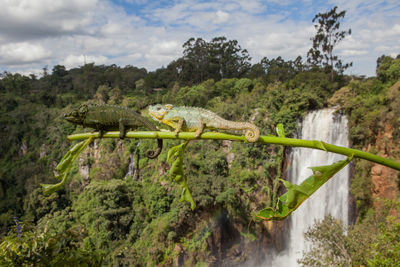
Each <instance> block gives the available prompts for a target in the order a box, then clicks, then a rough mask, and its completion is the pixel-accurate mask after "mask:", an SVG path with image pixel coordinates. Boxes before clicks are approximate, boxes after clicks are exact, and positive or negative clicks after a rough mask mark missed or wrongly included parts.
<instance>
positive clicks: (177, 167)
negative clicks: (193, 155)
mask: <svg viewBox="0 0 400 267" xmlns="http://www.w3.org/2000/svg"><path fill="white" fill-rule="evenodd" d="M188 143H189V141H186V142H184V143H182V144H180V145H177V146H174V147H172V148H171V149H170V150H169V151H168V156H167V162H168V164H169V165H171V170H170V172H169V173H170V179H171V180H174V181H175V182H177V183H179V184H180V186H181V187H182V194H181V198H180V201H181V202H183V201H187V202H189V203H190V207H191V208H192V210H194V209H195V208H196V203H195V202H194V200H193V198H192V194H191V193H190V189H189V187H188V186H187V183H186V177H185V173H184V170H183V159H184V154H185V149H186V146H187V144H188Z"/></svg>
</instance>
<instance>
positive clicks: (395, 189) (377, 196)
mask: <svg viewBox="0 0 400 267" xmlns="http://www.w3.org/2000/svg"><path fill="white" fill-rule="evenodd" d="M375 149H376V150H377V151H378V154H379V155H380V156H382V157H385V158H386V157H387V158H392V159H397V160H399V158H398V155H400V147H399V143H398V141H397V143H395V141H394V140H393V127H392V126H391V125H390V124H388V123H386V124H385V127H384V130H383V131H380V132H379V133H378V135H377V137H376V144H375ZM396 157H397V158H396ZM399 178H400V176H399V172H398V171H397V170H394V169H392V168H389V167H386V166H383V165H380V164H374V165H373V166H372V168H371V180H372V184H373V189H372V198H373V206H374V208H375V209H376V210H377V209H381V208H382V207H383V205H384V202H383V200H385V199H386V200H393V199H396V198H399V197H400V190H399ZM390 212H391V213H393V212H394V210H393V211H390Z"/></svg>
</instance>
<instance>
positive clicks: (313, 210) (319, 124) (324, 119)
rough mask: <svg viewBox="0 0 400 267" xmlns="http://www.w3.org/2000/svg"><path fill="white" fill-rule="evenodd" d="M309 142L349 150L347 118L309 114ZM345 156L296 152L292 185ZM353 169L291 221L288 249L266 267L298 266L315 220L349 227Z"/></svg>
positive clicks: (304, 133) (304, 129)
mask: <svg viewBox="0 0 400 267" xmlns="http://www.w3.org/2000/svg"><path fill="white" fill-rule="evenodd" d="M299 138H301V139H305V140H321V141H325V142H327V143H330V144H334V145H340V146H348V129H347V118H346V117H344V116H341V115H334V109H323V110H318V111H314V112H311V113H309V114H308V115H307V116H306V117H305V118H304V120H303V122H302V124H301V134H300V136H299ZM345 158H346V157H345V156H342V155H338V154H334V153H328V152H324V151H320V150H315V149H309V148H294V149H293V152H292V153H291V155H290V161H291V167H290V168H289V169H288V174H289V175H288V176H289V177H288V179H289V180H290V182H292V183H295V184H300V183H301V182H302V181H303V180H305V179H306V178H307V177H309V176H310V175H312V171H311V170H310V169H309V168H308V167H312V166H321V165H329V164H332V163H334V162H336V161H339V160H342V159H345ZM348 194H349V169H348V167H347V166H346V167H345V168H344V169H342V170H341V171H339V172H338V173H337V174H336V175H335V176H334V177H332V178H331V179H330V180H329V181H328V182H327V183H326V184H325V185H323V186H322V187H321V188H319V189H318V190H317V191H316V192H315V193H314V194H313V195H312V196H311V197H310V198H309V199H308V200H306V201H305V202H304V203H303V204H302V205H301V206H300V207H299V208H298V209H297V210H296V211H294V212H293V213H292V214H291V215H290V217H289V219H288V220H289V231H290V232H289V238H288V240H287V244H286V249H285V250H284V251H282V252H281V253H279V254H278V255H275V256H273V259H272V262H271V261H269V264H267V265H265V266H276V267H281V266H285V267H286V266H298V264H297V259H299V258H301V257H302V254H303V251H304V250H307V248H308V244H307V243H306V241H305V239H304V232H306V231H307V230H308V228H309V227H310V226H312V225H313V224H314V222H315V220H320V219H323V218H324V217H325V216H326V215H328V214H331V215H332V216H333V217H335V218H337V219H340V220H342V221H343V222H344V224H345V225H347V224H348V221H349V220H348V214H349V204H348V202H349V199H348V198H349V196H348Z"/></svg>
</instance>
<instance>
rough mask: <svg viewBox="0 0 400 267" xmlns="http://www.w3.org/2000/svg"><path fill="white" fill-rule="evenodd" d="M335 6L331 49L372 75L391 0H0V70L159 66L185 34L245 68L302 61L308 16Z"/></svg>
mask: <svg viewBox="0 0 400 267" xmlns="http://www.w3.org/2000/svg"><path fill="white" fill-rule="evenodd" d="M335 5H337V6H338V9H339V10H346V11H347V13H346V17H345V19H344V20H343V21H342V24H341V29H343V30H345V29H348V28H351V29H352V35H351V36H350V37H347V38H346V39H345V40H344V41H343V42H342V43H341V44H340V45H339V46H338V47H337V49H336V53H337V54H338V55H339V56H340V57H341V58H342V59H344V61H345V62H348V61H353V67H352V68H351V69H350V70H349V71H347V73H349V74H356V75H367V76H373V75H375V67H376V59H377V57H379V56H381V55H382V54H385V55H391V56H395V55H397V54H400V1H399V0H387V1H380V0H321V1H312V0H264V1H261V0H243V1H242V0H235V1H225V0H213V1H192V0H188V1H184V0H181V1H178V0H171V1H164V0H160V1H148V0H114V1H103V0H0V6H1V8H0V72H3V71H10V72H19V73H23V74H29V73H36V74H38V73H40V72H41V69H42V68H43V67H46V66H47V68H48V69H49V70H51V69H52V68H53V66H54V65H57V64H61V65H64V66H66V67H67V68H68V69H69V68H73V67H78V66H82V65H83V64H84V62H87V63H89V62H95V63H96V64H107V65H109V64H117V65H119V66H126V65H132V66H137V67H145V68H146V69H147V70H154V69H156V68H159V67H162V66H166V65H168V63H169V62H171V61H172V60H174V59H176V58H178V57H180V56H182V44H183V43H184V42H185V41H187V40H188V39H189V38H190V37H196V38H197V37H201V38H203V39H205V40H207V41H209V40H211V38H213V37H216V36H226V37H227V38H228V39H236V40H238V42H239V44H240V45H241V47H242V48H246V49H247V50H248V51H249V54H250V56H251V57H252V58H253V59H252V61H253V63H257V62H259V61H260V59H261V58H263V57H268V58H275V57H277V56H282V57H283V58H284V59H286V60H288V59H294V58H296V57H297V56H298V55H301V56H302V57H303V58H305V57H306V54H307V51H308V49H309V48H310V47H311V45H312V43H311V41H310V38H311V37H312V36H314V33H315V31H314V27H313V23H312V19H313V17H314V15H315V14H316V13H318V12H326V11H328V10H329V9H331V8H332V7H334V6H335Z"/></svg>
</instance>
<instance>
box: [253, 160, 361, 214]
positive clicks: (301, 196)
mask: <svg viewBox="0 0 400 267" xmlns="http://www.w3.org/2000/svg"><path fill="white" fill-rule="evenodd" d="M352 159H353V156H350V157H347V159H346V160H341V161H338V162H336V163H333V164H332V165H327V166H318V167H311V169H312V171H313V175H311V176H310V177H308V178H307V179H306V180H305V181H304V182H302V183H301V184H300V185H296V184H292V183H290V182H289V181H285V180H282V179H280V180H281V181H282V183H283V185H284V186H285V187H286V189H287V192H286V193H285V194H283V195H282V196H280V197H279V199H278V201H277V204H276V207H275V208H272V207H268V208H265V209H263V210H261V211H259V212H258V214H257V215H256V216H257V217H258V218H261V219H263V220H283V219H285V218H286V217H288V216H289V215H290V214H291V213H292V212H293V211H295V210H296V209H297V208H298V207H299V206H300V205H301V204H302V203H303V202H304V201H305V200H306V199H307V198H309V197H310V196H311V195H312V194H313V193H314V192H315V191H317V190H318V188H320V187H321V186H322V185H323V184H324V183H326V182H327V181H328V180H329V179H330V178H331V177H333V176H334V175H335V174H336V173H337V172H338V171H340V170H341V169H342V168H344V167H345V166H346V165H347V164H349V162H350V161H351V160H352Z"/></svg>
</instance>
